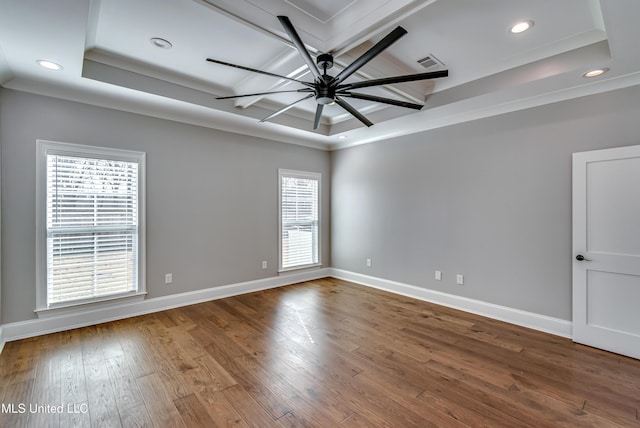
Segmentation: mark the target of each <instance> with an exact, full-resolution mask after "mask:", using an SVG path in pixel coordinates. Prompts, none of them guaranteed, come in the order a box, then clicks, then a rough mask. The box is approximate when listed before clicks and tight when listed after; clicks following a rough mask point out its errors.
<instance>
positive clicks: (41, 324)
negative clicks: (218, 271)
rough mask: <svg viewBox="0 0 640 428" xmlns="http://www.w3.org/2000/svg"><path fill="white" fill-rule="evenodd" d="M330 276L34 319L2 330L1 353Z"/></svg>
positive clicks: (312, 274) (325, 272)
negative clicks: (15, 343)
mask: <svg viewBox="0 0 640 428" xmlns="http://www.w3.org/2000/svg"><path fill="white" fill-rule="evenodd" d="M327 276H330V270H329V269H328V268H322V269H314V270H309V271H304V272H299V273H290V274H287V275H280V276H277V277H271V278H264V279H257V280H254V281H247V282H241V283H237V284H230V285H224V286H220V287H212V288H207V289H204V290H196V291H189V292H186V293H180V294H172V295H170V296H163V297H155V298H151V299H145V300H142V301H139V302H132V303H128V304H124V305H119V306H111V307H104V308H98V309H91V310H85V311H78V312H74V313H72V314H61V315H53V316H50V317H47V318H41V319H33V320H27V321H19V322H14V323H9V324H4V325H2V326H1V327H0V352H1V349H2V347H3V345H4V343H5V342H9V341H12V340H18V339H25V338H27V337H34V336H40V335H43V334H49V333H56V332H59V331H65V330H71V329H74V328H79V327H86V326H89V325H95V324H101V323H104V322H109V321H115V320H119V319H124V318H129V317H135V316H138V315H144V314H149V313H152V312H159V311H164V310H167V309H172V308H177V307H180V306H187V305H193V304H196V303H202V302H206V301H209V300H216V299H223V298H225V297H231V296H237V295H239V294H246V293H252V292H254V291H260V290H266V289H269V288H276V287H282V286H284V285H290V284H296V283H298V282H304V281H312V280H314V279H320V278H326V277H327Z"/></svg>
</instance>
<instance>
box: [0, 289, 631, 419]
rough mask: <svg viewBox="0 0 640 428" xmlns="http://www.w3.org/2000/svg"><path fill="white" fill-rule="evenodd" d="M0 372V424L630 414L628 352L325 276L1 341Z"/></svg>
mask: <svg viewBox="0 0 640 428" xmlns="http://www.w3.org/2000/svg"><path fill="white" fill-rule="evenodd" d="M0 379H1V383H0V402H1V403H2V406H3V408H2V410H3V412H2V413H1V414H0V426H2V427H22V426H33V427H64V428H66V427H74V426H78V427H83V426H94V427H112V426H113V427H120V426H123V427H141V426H156V427H173V426H176V427H178V426H180V427H199V426H202V427H214V426H240V427H247V426H251V427H272V426H273V427H305V426H317V427H336V426H345V427H430V426H445V427H449V426H451V427H458V426H470V427H480V426H487V427H500V426H508V427H516V426H531V427H545V426H571V427H575V426H593V427H615V426H640V416H639V410H638V409H640V361H638V360H633V359H630V358H625V357H621V356H619V355H615V354H610V353H607V352H603V351H599V350H596V349H591V348H588V347H584V346H580V345H575V344H573V343H572V342H571V341H570V340H569V339H564V338H560V337H556V336H552V335H548V334H544V333H540V332H536V331H533V330H528V329H525V328H520V327H516V326H513V325H510V324H505V323H502V322H498V321H494V320H490V319H486V318H483V317H480V316H476V315H472V314H468V313H464V312H459V311H455V310H452V309H448V308H443V307H440V306H436V305H432V304H428V303H425V302H421V301H417V300H413V299H410V298H406V297H402V296H397V295H393V294H390V293H385V292H382V291H378V290H374V289H370V288H366V287H363V286H360V285H355V284H351V283H348V282H344V281H340V280H335V279H323V280H317V281H311V282H307V283H303V284H298V285H293V286H288V287H284V288H278V289H272V290H267V291H262V292H257V293H252V294H247V295H243V296H237V297H232V298H227V299H223V300H217V301H212V302H207V303H202V304H198V305H193V306H188V307H183V308H178V309H173V310H169V311H165V312H160V313H156V314H151V315H146V316H141V317H136V318H131V319H127V320H122V321H117V322H112V323H107V324H101V325H98V326H93V327H87V328H82V329H76V330H72V331H67V332H63V333H57V334H51V335H47V336H41V337H36V338H32V339H27V340H22V341H17V342H10V343H7V344H6V346H5V349H4V352H3V353H2V355H1V356H0ZM61 405H62V407H57V406H61ZM21 406H24V407H21ZM34 406H36V407H34ZM37 406H40V407H37ZM47 406H48V407H47ZM21 409H23V410H24V412H21ZM12 410H13V412H12ZM53 411H55V413H54V412H53Z"/></svg>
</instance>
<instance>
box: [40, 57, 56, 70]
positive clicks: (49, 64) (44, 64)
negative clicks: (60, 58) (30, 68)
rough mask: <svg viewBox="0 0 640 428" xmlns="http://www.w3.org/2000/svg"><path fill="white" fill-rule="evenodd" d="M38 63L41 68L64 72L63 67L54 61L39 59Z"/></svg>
mask: <svg viewBox="0 0 640 428" xmlns="http://www.w3.org/2000/svg"><path fill="white" fill-rule="evenodd" d="M36 62H37V63H38V65H39V66H40V67H44V68H47V69H49V70H62V66H61V65H60V64H57V63H55V62H53V61H47V60H46V59H39V60H37V61H36Z"/></svg>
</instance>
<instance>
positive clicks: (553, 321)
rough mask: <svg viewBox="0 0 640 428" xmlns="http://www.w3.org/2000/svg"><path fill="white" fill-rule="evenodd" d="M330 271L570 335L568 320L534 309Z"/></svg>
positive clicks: (367, 284) (383, 287) (381, 286)
mask: <svg viewBox="0 0 640 428" xmlns="http://www.w3.org/2000/svg"><path fill="white" fill-rule="evenodd" d="M330 275H331V276H332V277H334V278H338V279H343V280H345V281H351V282H355V283H357V284H361V285H366V286H369V287H373V288H378V289H380V290H385V291H389V292H391V293H396V294H401V295H403V296H407V297H413V298H414V299H419V300H424V301H427V302H431V303H435V304H438V305H442V306H447V307H450V308H454V309H459V310H462V311H465V312H471V313H474V314H477V315H482V316H485V317H488V318H493V319H497V320H500V321H505V322H508V323H511V324H516V325H519V326H522V327H528V328H532V329H534V330H539V331H543V332H545V333H551V334H555V335H556V336H562V337H568V338H571V329H572V323H571V321H567V320H563V319H560V318H553V317H549V316H546V315H540V314H536V313H533V312H527V311H522V310H519V309H513V308H509V307H506V306H500V305H495V304H493V303H487V302H483V301H481V300H475V299H469V298H467V297H461V296H456V295H453V294H447V293H442V292H440V291H435V290H429V289H426V288H421V287H416V286H414V285H409V284H403V283H401V282H396V281H390V280H387V279H382V278H377V277H373V276H368V275H363V274H360V273H355V272H350V271H346V270H342V269H335V268H331V269H330Z"/></svg>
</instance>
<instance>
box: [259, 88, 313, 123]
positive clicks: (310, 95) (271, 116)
mask: <svg viewBox="0 0 640 428" xmlns="http://www.w3.org/2000/svg"><path fill="white" fill-rule="evenodd" d="M313 96H314V94H309V95H307V96H306V97H304V98H300V99H299V100H298V101H294V102H292V103H291V104H289V105H287V106H284V107H282V108H281V109H280V110H278V111H276V112H274V113H271V114H270V115H269V116H267V117H265V118H264V119H262V120H261V121H260V122H266V121H267V120H270V119H273V118H274V117H276V116H278V115H279V114H282V113H284V112H285V111H287V110H289V109H290V108H291V107H293V106H294V105H296V104H298V103H299V102H300V101H304V100H306V99H308V98H311V97H313Z"/></svg>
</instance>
